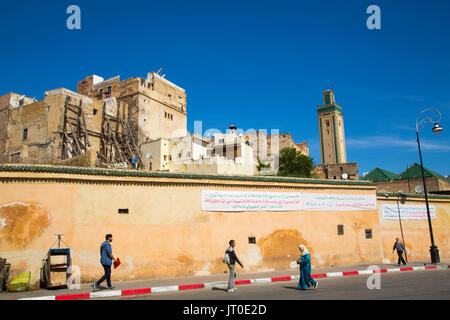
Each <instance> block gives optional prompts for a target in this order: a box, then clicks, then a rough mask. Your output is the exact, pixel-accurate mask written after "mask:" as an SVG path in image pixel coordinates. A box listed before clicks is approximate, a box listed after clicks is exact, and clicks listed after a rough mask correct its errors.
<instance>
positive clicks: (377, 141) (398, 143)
mask: <svg viewBox="0 0 450 320" xmlns="http://www.w3.org/2000/svg"><path fill="white" fill-rule="evenodd" d="M346 143H347V146H349V147H351V148H359V149H369V148H386V147H403V148H408V149H414V150H417V141H416V140H414V139H402V138H398V137H392V136H372V137H363V138H348V139H346ZM420 148H421V149H422V150H431V151H450V145H448V144H447V142H446V141H445V142H442V143H436V142H428V141H422V140H421V141H420Z"/></svg>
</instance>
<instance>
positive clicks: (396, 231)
mask: <svg viewBox="0 0 450 320" xmlns="http://www.w3.org/2000/svg"><path fill="white" fill-rule="evenodd" d="M383 204H390V205H397V197H395V196H393V197H389V198H387V199H386V198H385V197H384V196H380V197H378V201H377V206H378V210H379V212H380V230H381V239H382V247H383V259H384V262H385V263H390V262H391V263H397V259H398V256H397V254H396V253H395V252H394V254H393V253H392V247H393V246H394V242H395V238H396V237H398V238H399V239H400V240H402V237H401V229H400V220H384V219H383V217H382V212H381V206H382V205H383ZM399 204H404V205H423V206H424V205H425V201H424V199H423V198H413V197H407V198H406V202H405V203H401V202H399ZM429 205H430V206H435V207H436V219H431V224H432V228H433V235H434V242H435V244H436V245H437V247H438V249H439V251H440V257H441V259H446V258H447V259H448V258H450V250H449V246H448V245H449V243H450V197H449V198H447V199H436V198H430V199H429ZM401 225H402V229H403V237H404V241H405V248H406V253H407V256H408V261H427V262H429V261H430V251H429V250H430V246H431V238H430V231H429V228H428V220H427V219H424V220H408V219H402V220H401Z"/></svg>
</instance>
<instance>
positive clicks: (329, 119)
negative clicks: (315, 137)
mask: <svg viewBox="0 0 450 320" xmlns="http://www.w3.org/2000/svg"><path fill="white" fill-rule="evenodd" d="M323 102H324V105H323V106H317V114H318V117H319V133H320V153H321V155H322V164H335V163H346V162H347V152H346V149H345V134H344V116H343V114H342V107H340V106H338V105H337V104H336V102H335V100H334V92H333V91H331V90H330V89H328V90H327V91H325V92H324V93H323Z"/></svg>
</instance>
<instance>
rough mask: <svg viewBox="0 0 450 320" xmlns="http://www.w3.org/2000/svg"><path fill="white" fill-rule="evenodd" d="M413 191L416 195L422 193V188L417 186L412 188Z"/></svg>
mask: <svg viewBox="0 0 450 320" xmlns="http://www.w3.org/2000/svg"><path fill="white" fill-rule="evenodd" d="M414 191H415V192H416V193H422V192H423V187H422V186H421V185H420V184H419V185H417V186H416V187H415V188H414Z"/></svg>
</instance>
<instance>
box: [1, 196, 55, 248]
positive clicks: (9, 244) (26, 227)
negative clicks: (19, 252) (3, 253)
mask: <svg viewBox="0 0 450 320" xmlns="http://www.w3.org/2000/svg"><path fill="white" fill-rule="evenodd" d="M50 224H51V215H50V213H49V212H48V211H47V209H46V208H45V207H44V206H43V205H42V204H40V203H38V202H11V203H4V204H0V243H1V245H2V248H5V249H9V250H16V249H26V248H27V247H29V246H30V245H31V244H32V243H33V240H35V239H36V238H38V237H40V236H41V235H42V234H43V233H44V232H45V231H46V230H48V228H49V226H50Z"/></svg>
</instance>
